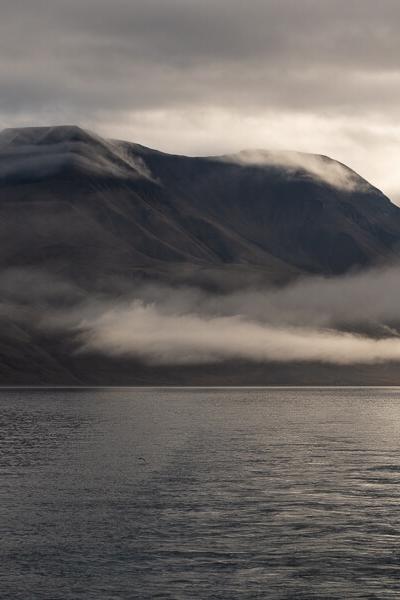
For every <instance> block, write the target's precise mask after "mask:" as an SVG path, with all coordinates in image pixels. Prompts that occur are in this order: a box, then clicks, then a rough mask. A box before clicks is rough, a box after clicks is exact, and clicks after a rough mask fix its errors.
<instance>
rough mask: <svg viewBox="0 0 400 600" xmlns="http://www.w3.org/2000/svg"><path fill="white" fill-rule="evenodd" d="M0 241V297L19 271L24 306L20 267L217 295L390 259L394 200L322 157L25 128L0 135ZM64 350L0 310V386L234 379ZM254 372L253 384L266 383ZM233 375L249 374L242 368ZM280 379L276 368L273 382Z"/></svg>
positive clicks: (398, 233)
mask: <svg viewBox="0 0 400 600" xmlns="http://www.w3.org/2000/svg"><path fill="white" fill-rule="evenodd" d="M0 235H1V252H0V272H1V273H3V282H4V281H5V282H6V283H3V284H2V288H1V289H2V292H3V294H4V293H6V294H9V293H10V289H9V282H10V273H15V272H17V273H18V272H21V273H25V275H24V277H25V279H24V281H23V282H22V283H21V281H20V282H19V283H18V285H19V286H20V287H21V286H25V288H26V289H25V300H24V302H25V304H27V305H29V297H30V296H32V297H33V296H35V294H36V293H37V290H36V289H33V288H34V286H32V287H29V275H26V274H27V273H29V272H32V271H35V270H38V271H40V272H41V273H46V274H47V275H48V276H49V277H50V276H51V277H53V276H54V277H56V278H57V281H64V282H69V283H71V285H73V286H75V288H74V289H82V290H84V292H85V293H87V292H93V293H98V292H102V291H104V289H106V288H107V289H108V288H109V287H112V286H115V285H116V282H119V285H120V284H121V282H124V283H127V282H128V283H129V284H134V283H135V282H137V281H158V282H164V283H168V284H172V285H178V284H181V283H189V284H192V283H194V284H195V285H198V286H200V287H204V288H211V289H216V290H220V291H224V290H227V289H232V288H234V289H236V288H242V287H243V286H248V285H250V284H252V285H258V284H260V283H263V284H265V285H276V284H278V285H279V284H284V283H286V282H289V281H291V280H293V279H296V278H299V277H301V276H304V275H312V274H324V275H334V274H341V273H346V272H348V271H349V270H354V269H359V268H364V267H366V266H371V265H374V264H381V263H384V262H385V261H393V260H394V259H395V258H396V257H398V255H399V252H400V250H399V249H400V208H398V207H397V206H395V205H394V204H392V203H391V202H390V200H389V199H388V198H387V197H386V196H385V195H384V194H382V192H380V191H379V190H377V189H376V188H374V187H373V186H372V185H370V184H369V183H368V182H367V181H366V180H364V179H363V178H362V177H360V176H359V175H357V174H356V173H355V172H354V171H352V170H351V169H349V168H348V167H346V166H345V165H343V164H341V163H339V162H337V161H334V160H332V159H330V158H328V157H325V156H319V155H311V154H301V153H295V152H268V151H263V150H246V151H243V152H240V153H238V154H233V155H227V156H217V157H213V156H211V157H187V156H178V155H171V154H166V153H163V152H159V151H157V150H152V149H150V148H146V147H144V146H141V145H139V144H133V143H128V142H124V141H117V140H106V139H104V138H101V137H100V136H98V135H96V134H93V133H91V132H88V131H85V130H83V129H81V128H79V127H74V126H60V127H33V128H22V129H5V130H4V131H2V132H1V133H0ZM26 277H28V279H26ZM11 279H12V277H11ZM24 282H25V283H24ZM7 286H8V287H7ZM118 289H120V288H118ZM12 293H14V291H12ZM60 294H61V296H62V300H60V301H66V302H68V301H69V299H68V298H67V299H66V298H65V294H63V292H62V291H61V292H60ZM67 295H68V294H67ZM59 299H60V297H59ZM3 313H4V311H3ZM73 346H74V342H73V340H70V339H67V338H63V339H62V340H61V341H60V338H59V336H58V337H57V336H50V335H47V334H46V335H44V334H43V335H42V333H40V334H39V333H38V331H37V330H36V329H35V330H34V331H33V330H32V328H29V327H28V326H27V325H26V324H24V325H21V323H19V322H18V323H17V322H16V321H15V320H13V317H12V314H11V315H10V314H3V316H2V317H1V327H0V381H1V382H3V383H7V384H9V383H10V384H11V383H14V384H16V383H19V382H23V383H57V382H59V383H84V382H90V383H102V384H104V383H107V382H112V383H115V382H116V381H121V379H120V373H123V375H122V376H121V377H122V381H123V382H128V383H135V382H146V383H148V382H157V381H160V382H163V383H173V382H179V383H182V382H186V383H187V382H188V381H197V382H199V381H201V382H205V383H207V382H210V381H212V382H214V383H215V382H217V381H219V382H224V381H228V380H229V381H231V379H229V377H228V378H227V375H226V372H225V375H223V374H222V375H221V376H219V375H218V373H219V371H218V369H217V371H218V372H217V371H216V372H214V374H213V375H212V376H210V373H211V371H212V370H210V367H208V370H207V368H202V367H199V369H197V371H196V369H194V370H193V369H192V370H187V373H191V375H190V376H189V375H188V376H187V377H186V376H185V375H182V370H179V369H175V370H174V369H170V370H169V371H167V370H166V369H164V370H163V369H159V370H158V371H157V372H158V373H161V372H162V373H163V374H162V376H160V377H159V378H158V379H157V377H155V375H154V373H155V371H154V369H153V370H151V369H149V368H148V367H144V366H143V365H136V366H135V367H133V366H132V365H133V363H132V361H131V362H129V361H125V362H124V361H116V360H111V359H110V360H108V359H106V358H104V357H98V356H97V357H96V356H92V357H89V358H81V359H80V360H78V359H76V357H75V355H74V352H73ZM78 363H79V364H78ZM85 365H86V366H85ZM224 368H225V367H224ZM226 368H227V367H226ZM202 369H203V370H202ZM257 369H258V371H257V373H258V375H257V377H256V380H257V383H260V382H262V381H265V382H266V383H268V381H267V379H268V377H266V375H265V372H266V371H265V368H264V370H262V367H261V366H258V367H257ZM293 369H294V371H293ZM293 369H292V371H293V372H297V373H298V369H297V367H296V368H294V367H293ZM296 369H297V371H296ZM236 372H237V373H241V374H242V375H241V377H239V376H238V377H239V381H241V382H245V381H247V379H246V375H243V373H246V367H245V366H243V365H241V366H240V368H239V367H238V368H237V371H236ZM269 372H270V374H272V375H271V377H272V379H271V377H270V380H271V381H272V380H274V378H275V379H276V373H277V372H278V371H277V370H276V369H275V370H271V369H270V371H269ZM318 372H320V370H319V371H318ZM99 373H102V374H103V375H102V376H100V375H99ZM196 373H198V375H196ZM221 373H223V369H222V370H221ZM332 373H334V372H333V371H332ZM385 373H386V371H385ZM188 377H189V379H188ZM190 377H192V379H190ZM224 377H225V379H224ZM285 377H286V379H285ZM296 377H298V376H296ZM329 377H331V376H329ZM329 377H328V379H329ZM263 378H264V379H263ZM332 378H333V379H334V378H335V375H334V374H333V375H332V377H331V378H330V379H329V381H330V382H331V379H332ZM303 379H304V377H303ZM311 379H312V381H314V379H313V378H311ZM350 379H351V377H350ZM389 379H390V377H389ZM286 380H287V371H286V375H285V373H283V374H282V380H281V379H280V378H279V377H278V382H284V381H286ZM316 380H318V377H317V379H316ZM384 380H385V382H386V381H387V373H386V375H385V378H384ZM232 381H233V380H232ZM307 381H308V380H307V377H306V382H307ZM310 381H311V380H310ZM235 382H236V383H237V382H238V381H237V380H236V379H235ZM303 382H304V381H303Z"/></svg>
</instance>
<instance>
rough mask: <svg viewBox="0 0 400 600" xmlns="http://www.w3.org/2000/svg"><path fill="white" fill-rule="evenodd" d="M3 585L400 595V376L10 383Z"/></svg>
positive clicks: (133, 591) (1, 404) (2, 506)
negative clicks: (300, 382)
mask: <svg viewBox="0 0 400 600" xmlns="http://www.w3.org/2000/svg"><path fill="white" fill-rule="evenodd" d="M0 598H1V599H2V600H6V599H7V600H8V599H10V600H128V599H140V600H150V599H151V600H153V599H165V600H167V599H168V600H169V599H171V600H172V599H173V600H197V599H199V600H208V599H213V600H214V599H215V600H217V599H219V600H236V599H238V600H239V599H240V600H245V599H246V600H253V599H263V598H265V599H274V600H275V599H276V600H281V599H282V600H283V599H296V600H300V599H304V600H311V599H318V600H325V599H340V600H343V599H345V600H349V599H353V598H354V599H356V598H363V599H364V598H367V599H373V598H379V599H389V598H390V599H392V598H393V599H394V598H396V599H398V598H400V388H339V387H335V388H217V389H211V388H210V389H206V388H181V389H178V388H164V389H161V388H146V389H141V388H112V389H111V388H110V389H109V388H102V389H8V390H6V389H2V390H1V391H0Z"/></svg>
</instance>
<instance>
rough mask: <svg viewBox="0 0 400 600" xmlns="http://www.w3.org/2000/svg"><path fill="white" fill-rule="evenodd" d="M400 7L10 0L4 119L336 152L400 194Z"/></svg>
mask: <svg viewBox="0 0 400 600" xmlns="http://www.w3.org/2000/svg"><path fill="white" fill-rule="evenodd" d="M399 20H400V6H399V3H398V2H397V1H396V0H382V1H381V2H379V3H377V2H376V1H374V0H346V1H345V0H330V1H329V2H328V1H323V2H321V0H298V1H296V2H294V1H293V0H249V2H246V3H244V2H241V1H239V0H220V1H219V2H217V3H215V2H211V0H202V1H201V2H198V1H197V0H114V1H113V2H109V1H107V2H106V1H105V0H79V2H78V1H77V0H53V1H52V2H47V0H29V1H28V0H13V1H11V0H3V1H2V3H1V7H0V40H1V42H0V44H1V52H0V107H1V108H0V125H3V126H18V125H31V124H47V123H60V122H74V123H77V124H80V125H82V126H85V127H91V128H94V129H98V130H99V131H100V133H103V134H106V135H109V136H114V137H119V138H127V139H131V140H133V141H138V142H141V143H143V144H147V145H150V146H156V147H160V148H161V149H165V150H170V151H177V152H187V153H190V154H196V153H207V154H209V153H226V152H234V151H238V150H240V149H242V148H248V147H261V148H272V149H291V150H297V151H309V152H314V153H322V154H328V155H331V156H333V157H334V158H337V159H339V160H341V161H342V162H345V163H347V164H349V166H351V167H352V168H354V169H355V170H356V171H358V172H360V173H361V175H363V176H365V177H366V178H368V179H370V180H371V181H372V183H374V184H375V185H377V186H378V187H380V188H382V189H383V190H384V191H385V192H386V193H388V194H394V195H395V197H397V198H400V194H399V192H400V176H399V175H398V174H397V173H398V168H397V163H398V160H399V151H398V145H399V139H400V128H399V125H398V121H399V110H400V109H399V104H398V102H397V97H398V92H399V87H400V70H399V67H398V60H397V57H398V55H399V50H400V48H399V46H400V40H399V36H398V32H397V29H398V23H399ZM396 195H397V196H396Z"/></svg>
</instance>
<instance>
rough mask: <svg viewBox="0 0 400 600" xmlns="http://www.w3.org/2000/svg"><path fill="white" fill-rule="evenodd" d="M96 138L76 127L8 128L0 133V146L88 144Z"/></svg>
mask: <svg viewBox="0 0 400 600" xmlns="http://www.w3.org/2000/svg"><path fill="white" fill-rule="evenodd" d="M95 139H98V136H97V135H96V134H94V133H91V132H90V131H87V130H85V129H82V128H81V127H78V126H77V125H58V126H48V127H10V128H7V129H3V131H1V132H0V144H6V145H13V146H19V145H52V144H59V143H62V142H90V141H93V140H95Z"/></svg>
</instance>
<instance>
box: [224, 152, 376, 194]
mask: <svg viewBox="0 0 400 600" xmlns="http://www.w3.org/2000/svg"><path fill="white" fill-rule="evenodd" d="M223 160H225V161H226V162H233V163H236V164H240V165H249V166H262V167H271V168H274V167H277V168H279V169H282V168H283V169H285V170H286V172H287V174H288V176H294V175H296V174H298V172H299V171H300V172H301V171H302V172H304V174H305V175H307V176H308V177H311V178H313V179H317V180H320V181H322V182H324V183H327V184H328V185H331V186H333V187H336V188H338V189H341V190H344V191H348V192H354V191H366V190H368V188H369V184H368V183H367V182H366V181H365V180H364V179H363V178H362V177H360V176H359V175H358V174H357V173H355V172H354V171H352V170H351V169H349V167H346V166H345V165H343V164H341V163H339V162H337V161H335V160H332V159H330V158H328V157H327V156H321V155H317V154H307V153H299V152H283V151H276V152H272V151H266V150H243V151H242V152H239V153H238V154H235V155H233V156H228V157H224V158H223Z"/></svg>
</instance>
